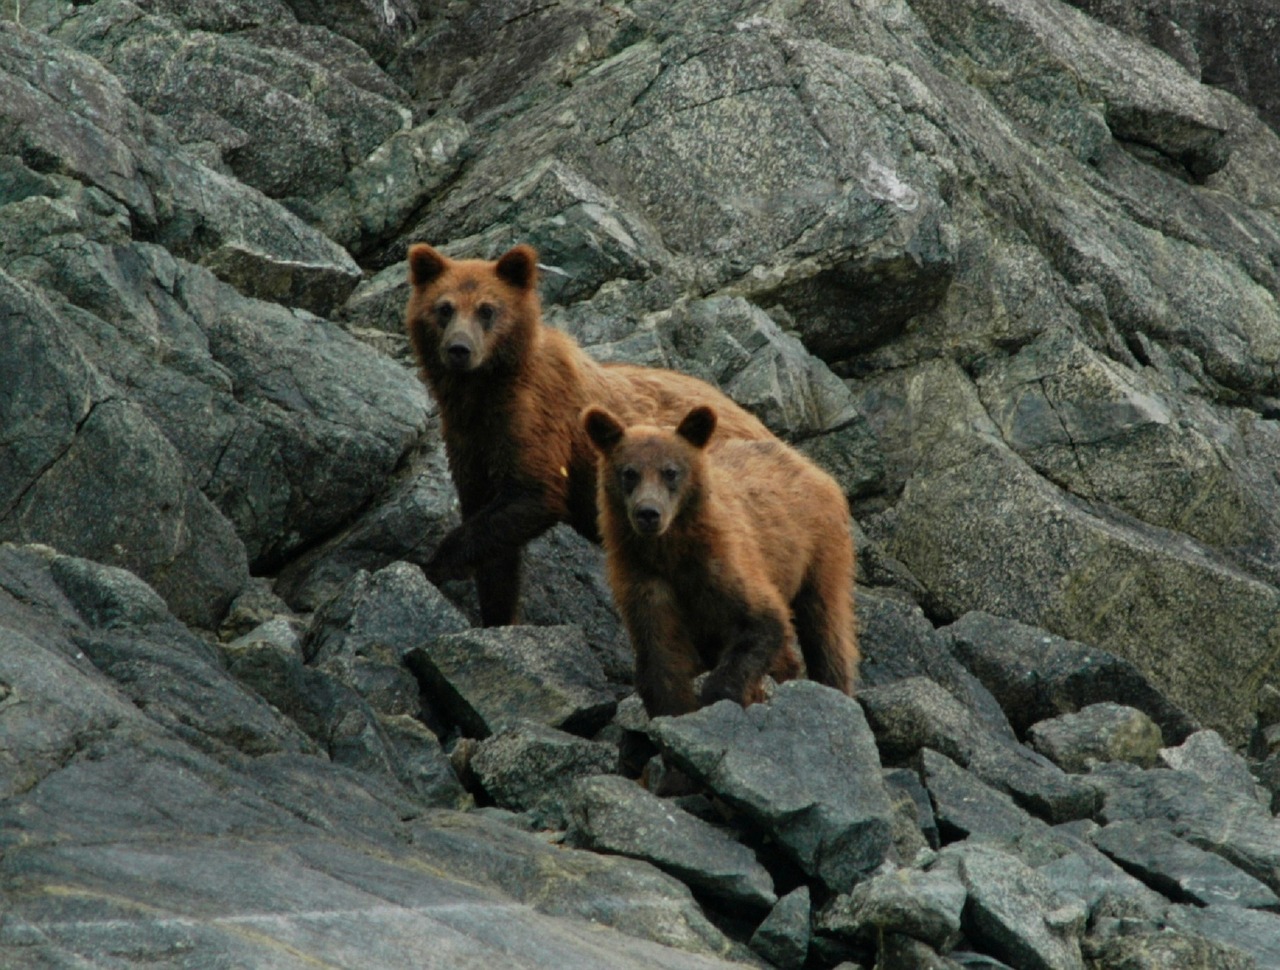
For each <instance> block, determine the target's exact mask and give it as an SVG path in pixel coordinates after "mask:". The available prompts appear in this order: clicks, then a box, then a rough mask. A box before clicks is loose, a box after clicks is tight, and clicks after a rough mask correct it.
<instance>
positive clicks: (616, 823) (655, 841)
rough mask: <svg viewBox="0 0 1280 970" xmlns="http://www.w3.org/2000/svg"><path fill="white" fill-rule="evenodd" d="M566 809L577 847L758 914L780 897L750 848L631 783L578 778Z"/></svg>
mask: <svg viewBox="0 0 1280 970" xmlns="http://www.w3.org/2000/svg"><path fill="white" fill-rule="evenodd" d="M486 743H488V742H486ZM569 809H570V813H569V815H570V817H569V830H568V835H567V838H568V840H569V841H570V842H571V843H572V844H574V845H579V846H582V847H583V848H587V849H592V850H594V851H596V852H609V853H614V854H617V855H625V856H630V857H631V858H634V859H644V860H645V861H646V862H651V863H653V864H654V865H655V866H657V867H658V868H660V869H662V870H664V871H666V872H669V873H670V874H671V875H673V876H675V877H676V878H677V879H679V880H680V881H681V882H684V883H686V884H687V885H688V886H689V888H690V889H693V890H694V891H695V892H697V893H700V894H705V895H706V896H709V897H712V898H715V899H717V900H719V901H720V902H721V903H722V904H728V905H729V906H730V907H733V908H737V907H746V908H747V909H749V910H752V911H756V912H760V911H763V910H766V909H768V908H770V907H772V906H773V905H774V903H776V902H777V901H778V897H777V896H776V895H774V892H773V880H772V879H771V878H770V876H769V872H768V870H766V869H765V868H764V866H762V865H761V864H760V863H759V862H758V861H757V860H756V857H755V855H754V854H753V853H752V851H751V850H750V849H749V848H747V847H746V846H745V845H742V844H741V843H739V842H737V841H736V840H735V839H734V838H733V837H732V836H731V835H729V834H727V833H726V832H724V831H722V830H721V829H718V828H716V827H714V826H712V825H709V824H708V823H706V822H704V821H702V819H700V818H698V817H697V816H695V815H690V814H689V813H688V812H686V811H684V810H683V809H681V808H679V807H678V806H677V805H675V804H674V803H673V802H671V801H669V800H666V799H660V798H658V797H657V796H656V795H652V794H650V793H649V792H648V791H646V790H645V789H644V788H642V787H641V786H640V785H638V784H636V783H635V782H634V781H630V780H629V779H626V778H621V777H618V776H617V775H609V776H598V777H594V778H592V777H587V778H582V779H580V780H579V781H577V782H576V783H574V785H573V793H572V797H571V798H570V799H569ZM805 916H806V920H807V916H808V907H807V904H806V906H805Z"/></svg>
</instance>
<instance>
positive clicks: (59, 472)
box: [0, 271, 248, 627]
mask: <svg viewBox="0 0 1280 970" xmlns="http://www.w3.org/2000/svg"><path fill="white" fill-rule="evenodd" d="M0 293H3V299H2V300H0V305H3V307H4V310H3V311H0V332H2V333H3V335H4V337H5V339H6V342H7V346H8V347H9V348H10V350H11V353H10V354H7V355H5V360H6V362H7V363H6V364H3V365H0V386H2V387H4V388H5V389H6V390H5V391H3V392H0V394H3V395H4V397H5V400H4V402H3V403H4V410H5V415H6V427H7V428H8V429H9V431H8V433H9V434H11V435H13V436H14V437H13V439H12V440H13V441H14V444H13V445H12V447H10V448H9V449H8V453H9V460H7V461H6V462H5V463H4V468H3V470H2V471H0V537H3V538H6V539H11V540H19V541H26V542H32V541H40V542H47V543H50V544H52V545H56V546H57V547H59V548H60V549H63V550H65V551H67V552H69V553H74V554H78V555H84V556H87V557H89V558H94V559H98V560H101V561H102V562H105V563H108V564H111V565H116V566H122V567H124V568H126V569H129V570H130V571H132V572H134V573H136V574H137V575H139V576H140V577H142V578H143V579H144V580H148V581H150V582H151V583H152V584H153V585H154V586H156V588H157V591H158V592H159V593H160V595H161V596H163V597H165V599H166V601H167V602H170V603H171V604H172V606H173V608H174V610H175V612H176V613H177V614H178V615H179V616H181V617H182V618H184V619H186V620H188V621H190V622H194V623H197V624H199V625H201V626H205V627H213V626H216V625H217V622H218V620H220V619H221V617H222V614H223V613H224V612H225V610H226V608H227V606H228V604H229V603H230V601H231V599H232V598H233V596H234V595H235V594H236V593H237V592H238V591H239V590H240V588H241V587H242V586H243V585H244V583H245V582H246V581H247V579H248V569H247V565H246V563H245V560H244V547H243V545H242V544H241V543H240V541H239V539H238V538H237V537H236V535H235V533H234V531H233V530H232V528H231V524H230V523H229V522H228V521H227V520H226V519H225V518H223V516H222V515H221V514H220V513H219V512H218V510H217V509H216V508H214V506H213V504H212V503H211V502H210V501H209V500H208V499H207V498H206V497H205V496H204V495H202V494H201V493H200V491H199V490H198V488H197V487H196V485H197V483H196V481H195V480H194V479H193V477H192V475H191V473H190V471H189V470H188V469H187V467H185V465H184V463H183V461H182V458H181V456H180V455H179V453H178V451H177V449H175V448H174V446H173V445H172V444H171V443H170V441H169V440H167V439H166V438H165V436H164V435H163V434H161V432H160V431H159V430H158V429H157V428H156V426H155V424H153V423H152V422H151V421H150V420H149V419H148V417H147V415H146V414H144V413H143V412H142V410H141V409H140V408H138V406H137V405H136V404H134V403H133V402H131V401H129V400H128V399H127V398H122V397H118V396H116V395H115V394H114V391H113V387H112V385H111V384H110V383H109V382H107V381H105V380H104V379H103V378H102V377H101V375H100V374H99V373H98V371H97V370H96V369H95V368H94V366H93V364H92V363H91V361H90V359H89V358H88V357H87V356H86V355H85V354H83V353H82V352H81V351H80V350H79V348H78V347H76V345H75V342H74V340H73V339H72V337H71V335H70V334H69V333H68V328H66V327H65V326H64V324H63V322H62V321H61V320H60V319H59V318H58V317H57V316H55V315H54V313H53V312H52V309H51V308H50V306H49V305H48V304H47V303H46V302H45V301H43V300H41V299H39V298H38V297H36V296H35V295H33V293H32V292H31V291H30V290H28V289H27V288H25V287H24V286H22V285H21V284H19V283H18V282H17V281H15V280H14V279H13V278H12V277H10V276H8V275H6V274H5V273H4V272H3V271H0ZM135 469H138V470H141V471H142V472H143V473H141V474H140V473H137V472H135V471H134V470H135ZM86 481H93V482H95V486H94V488H93V491H92V492H91V493H86V489H85V482H86ZM140 513H142V514H140Z"/></svg>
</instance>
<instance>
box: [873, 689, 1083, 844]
mask: <svg viewBox="0 0 1280 970" xmlns="http://www.w3.org/2000/svg"><path fill="white" fill-rule="evenodd" d="M860 700H861V703H862V706H863V708H864V709H865V710H866V712H867V719H868V721H869V722H870V724H871V728H872V730H873V731H874V732H875V734H876V741H877V743H878V744H879V746H880V749H881V751H882V753H883V755H884V757H886V758H887V759H889V760H891V761H898V762H901V761H905V760H907V759H909V758H910V757H911V756H912V755H914V754H915V753H916V752H917V751H919V750H921V749H922V748H929V749H932V750H934V751H937V752H939V753H940V754H943V755H945V756H946V757H948V758H950V759H951V760H952V761H955V762H956V763H958V764H960V765H961V766H962V767H966V768H968V769H969V771H971V772H972V773H973V774H974V775H975V776H976V777H978V778H980V779H981V780H982V781H985V782H986V783H988V784H990V785H993V786H994V787H996V788H998V789H1000V790H1002V791H1004V792H1007V793H1008V794H1010V795H1012V796H1013V797H1014V799H1015V800H1016V801H1018V802H1019V803H1020V804H1022V805H1023V807H1025V808H1027V809H1029V810H1031V811H1034V812H1036V813H1037V814H1039V815H1042V816H1044V817H1046V818H1047V819H1048V820H1049V821H1052V822H1063V821H1068V820H1069V819H1073V818H1087V817H1088V816H1089V815H1091V814H1092V812H1093V809H1094V807H1095V804H1096V801H1097V796H1096V793H1095V792H1094V790H1093V789H1092V788H1091V787H1090V786H1089V785H1087V784H1085V783H1083V782H1081V781H1078V780H1076V779H1073V778H1071V777H1070V776H1068V775H1066V774H1064V773H1063V772H1062V771H1061V770H1060V769H1059V768H1057V767H1056V766H1055V765H1053V764H1052V763H1051V762H1048V761H1045V760H1044V759H1042V758H1039V756H1037V755H1035V754H1034V753H1033V752H1031V751H1029V750H1027V749H1026V748H1023V747H1022V746H1021V745H1019V744H1017V743H1016V742H1010V741H1008V740H1006V739H1005V738H1001V737H997V736H994V735H992V734H990V733H988V732H987V731H986V730H985V729H984V727H983V725H982V724H981V723H980V722H979V721H978V719H977V718H976V717H975V716H974V715H972V714H971V713H970V712H969V711H968V710H967V709H966V708H965V707H964V706H963V705H961V704H960V702H959V701H957V700H956V699H955V698H954V697H952V696H951V695H950V694H949V693H947V691H945V690H943V689H942V688H941V687H939V686H938V685H937V684H935V683H934V682H933V681H931V680H928V679H927V678H923V677H913V678H908V679H906V680H902V681H899V682H898V683H896V684H891V685H890V686H888V687H873V688H869V689H867V690H864V691H863V692H862V694H861V696H860Z"/></svg>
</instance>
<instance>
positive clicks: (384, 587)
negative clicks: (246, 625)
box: [303, 562, 470, 663]
mask: <svg viewBox="0 0 1280 970" xmlns="http://www.w3.org/2000/svg"><path fill="white" fill-rule="evenodd" d="M468 629H470V624H468V623H467V621H466V618H465V617H463V616H462V615H461V614H460V613H459V612H458V611H457V610H456V609H455V608H454V607H453V605H452V604H450V603H449V601H448V600H446V599H445V598H444V597H443V596H442V595H441V594H440V591H439V590H437V589H436V588H435V587H434V586H432V585H431V584H430V583H428V582H427V580H426V578H425V577H424V576H423V575H422V570H421V569H419V568H418V567H417V566H414V565H412V564H410V563H405V562H398V563H392V564H391V565H390V566H386V567H385V568H383V569H379V570H378V571H377V572H375V573H373V574H369V573H366V572H364V571H363V570H362V571H360V572H358V573H356V574H355V575H354V576H353V577H352V578H351V580H350V581H349V582H348V583H347V584H346V585H345V586H344V587H343V588H342V590H341V591H340V592H339V593H338V595H337V596H335V597H334V598H333V599H332V600H330V601H329V602H328V603H326V604H325V605H324V606H323V607H322V608H321V609H320V610H318V611H317V612H316V614H315V615H314V616H313V617H312V620H311V626H310V628H309V629H308V630H307V635H306V638H305V640H304V641H303V652H304V653H305V655H306V657H307V660H308V662H310V663H322V662H324V661H326V660H329V659H332V658H334V657H338V656H342V655H350V656H370V657H380V656H382V655H386V656H388V657H392V658H394V660H395V661H396V662H398V661H399V660H400V658H401V657H403V656H404V654H405V653H407V652H408V651H409V649H410V648H412V647H414V646H417V645H418V644H420V643H421V642H422V641H423V640H430V639H434V638H436V637H440V636H444V635H445V634H448V633H461V632H463V631H464V630H468Z"/></svg>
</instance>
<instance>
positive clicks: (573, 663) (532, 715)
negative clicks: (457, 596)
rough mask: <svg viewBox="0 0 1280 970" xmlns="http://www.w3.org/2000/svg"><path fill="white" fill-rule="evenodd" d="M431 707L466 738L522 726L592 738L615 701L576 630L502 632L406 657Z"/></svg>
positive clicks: (432, 645) (453, 640)
mask: <svg viewBox="0 0 1280 970" xmlns="http://www.w3.org/2000/svg"><path fill="white" fill-rule="evenodd" d="M405 662H406V663H408V664H409V668H410V669H411V670H412V671H413V672H414V673H415V674H417V676H418V681H419V683H421V684H422V689H423V691H424V693H425V694H426V696H427V699H428V703H429V704H431V705H436V706H438V707H439V709H440V711H441V713H442V714H443V715H444V717H445V718H446V719H447V720H449V721H451V722H452V723H454V724H456V725H457V726H458V727H459V728H460V729H461V730H462V732H463V733H464V734H465V735H467V736H468V737H473V738H487V737H488V736H489V735H491V734H493V733H494V732H495V731H498V730H501V729H502V728H503V727H505V726H507V725H509V724H513V723H515V722H516V721H519V720H529V721H536V722H538V723H539V724H546V725H548V726H550V727H555V728H560V729H561V730H564V731H569V732H570V733H573V734H584V735H587V734H592V733H594V732H595V731H597V730H598V729H599V728H601V727H603V726H604V724H605V723H606V722H607V721H608V720H609V718H610V717H612V716H613V712H614V710H615V709H616V708H617V701H616V700H615V698H614V696H613V695H612V694H611V693H609V691H608V690H607V688H606V681H605V675H604V671H603V670H602V669H601V667H600V661H599V660H597V659H596V656H595V654H594V653H592V652H591V648H590V647H589V646H587V641H586V638H585V637H584V636H583V634H582V631H581V630H580V629H578V628H577V627H571V626H553V627H518V626H516V627H501V628H495V629H489V630H468V631H466V632H465V633H454V634H449V635H448V636H443V637H438V638H436V639H433V640H429V641H427V642H426V643H424V644H423V645H422V646H420V647H414V648H413V649H412V650H410V651H408V653H406V655H405Z"/></svg>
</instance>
